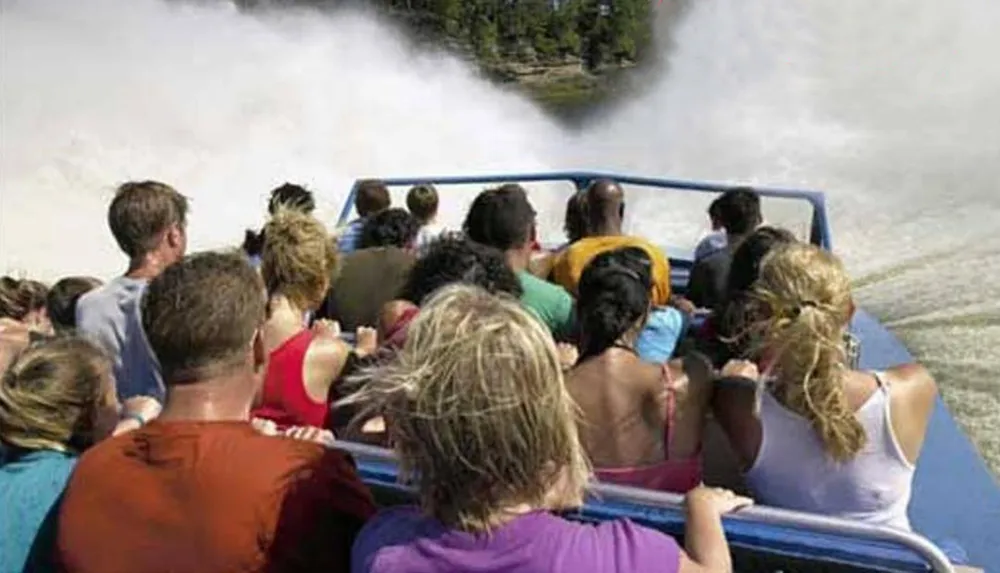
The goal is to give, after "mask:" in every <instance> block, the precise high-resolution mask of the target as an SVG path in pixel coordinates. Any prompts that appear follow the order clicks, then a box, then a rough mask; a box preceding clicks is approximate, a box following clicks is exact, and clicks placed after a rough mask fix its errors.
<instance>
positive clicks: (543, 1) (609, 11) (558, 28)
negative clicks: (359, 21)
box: [374, 0, 652, 70]
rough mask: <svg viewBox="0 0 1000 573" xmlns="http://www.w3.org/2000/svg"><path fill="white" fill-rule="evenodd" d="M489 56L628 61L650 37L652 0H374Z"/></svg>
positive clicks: (597, 63)
mask: <svg viewBox="0 0 1000 573" xmlns="http://www.w3.org/2000/svg"><path fill="white" fill-rule="evenodd" d="M374 3H375V4H377V5H379V6H380V7H382V8H384V9H386V10H388V11H389V12H390V13H392V14H394V15H397V16H402V17H403V18H405V19H407V20H410V21H411V22H413V23H414V24H416V25H417V27H418V28H419V29H421V30H423V31H431V32H433V33H434V34H436V35H438V36H439V37H443V38H444V39H446V40H449V41H451V42H452V43H457V44H459V45H461V46H463V47H466V48H468V49H470V50H471V51H472V52H473V53H474V54H475V56H476V57H477V59H479V60H480V61H482V62H484V63H488V62H491V61H501V60H502V61H510V60H514V61H524V62H557V61H565V60H578V61H580V62H582V63H583V65H584V66H585V67H586V68H588V69H591V70H596V69H600V68H602V67H605V66H609V65H610V66H618V65H621V64H623V63H627V62H634V61H636V60H637V59H639V57H641V55H642V51H643V50H644V49H645V48H646V46H647V45H648V44H649V41H650V37H651V9H652V6H651V0H374Z"/></svg>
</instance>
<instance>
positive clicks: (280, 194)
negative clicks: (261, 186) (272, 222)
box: [267, 183, 316, 216]
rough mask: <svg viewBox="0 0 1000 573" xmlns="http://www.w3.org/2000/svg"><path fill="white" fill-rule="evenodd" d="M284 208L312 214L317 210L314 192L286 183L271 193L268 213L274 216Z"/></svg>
mask: <svg viewBox="0 0 1000 573" xmlns="http://www.w3.org/2000/svg"><path fill="white" fill-rule="evenodd" d="M282 207H284V208H286V209H291V210H295V211H302V212H303V213H306V214H310V213H312V212H313V211H315V210H316V200H315V199H314V198H313V194H312V191H309V190H308V189H306V188H305V187H302V186H301V185H296V184H294V183H285V184H284V185H282V186H280V187H277V188H275V189H274V190H273V191H271V198H270V200H268V202H267V212H268V213H269V214H270V215H272V216H273V215H274V214H275V213H277V212H278V210H279V209H281V208H282Z"/></svg>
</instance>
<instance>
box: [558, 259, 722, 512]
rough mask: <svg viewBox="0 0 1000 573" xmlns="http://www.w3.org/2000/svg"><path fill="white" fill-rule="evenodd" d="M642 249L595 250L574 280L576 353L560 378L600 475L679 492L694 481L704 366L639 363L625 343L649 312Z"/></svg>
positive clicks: (697, 479)
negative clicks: (575, 407) (579, 415)
mask: <svg viewBox="0 0 1000 573" xmlns="http://www.w3.org/2000/svg"><path fill="white" fill-rule="evenodd" d="M650 266H651V265H650V262H649V258H648V255H646V253H645V252H644V251H642V250H641V249H637V248H625V249H617V250H614V251H609V252H607V253H603V254H601V255H599V256H597V257H595V258H594V260H593V261H592V262H591V263H590V264H589V265H588V266H587V268H586V269H585V270H584V272H583V275H582V276H581V279H580V286H579V293H580V298H579V300H578V301H577V315H578V318H579V324H580V338H581V352H580V354H581V357H580V361H579V362H578V363H577V365H576V366H575V367H574V368H573V369H572V370H571V371H570V373H569V375H568V378H567V385H568V387H569V391H570V394H571V395H572V396H573V398H574V400H575V401H576V403H577V404H578V406H579V407H580V409H581V410H582V414H583V416H582V421H581V425H580V434H581V438H582V441H583V444H584V447H585V448H586V450H587V452H588V454H589V456H590V459H591V460H592V462H593V464H594V467H595V469H596V474H597V477H598V479H599V480H600V481H604V482H611V483H616V484H619V485H629V486H635V487H644V488H650V489H657V490H661V491H672V492H678V493H684V492H686V491H688V490H690V489H691V488H693V487H695V486H697V485H698V484H699V483H701V479H702V463H701V438H702V426H703V421H704V415H705V412H706V410H707V407H708V400H709V384H708V368H707V367H702V368H700V370H701V373H699V374H695V372H696V371H697V370H699V369H696V368H694V362H695V361H694V360H692V361H691V367H686V366H687V365H686V364H685V362H684V361H682V360H674V361H671V362H668V363H664V364H652V363H647V362H643V361H642V360H640V358H639V356H638V355H637V354H636V352H635V350H634V349H633V345H634V343H635V340H636V338H637V336H638V334H639V332H640V331H641V330H642V327H643V325H644V324H645V321H646V318H647V317H648V315H649V311H650V292H651V285H652V280H651V276H650V270H649V269H650Z"/></svg>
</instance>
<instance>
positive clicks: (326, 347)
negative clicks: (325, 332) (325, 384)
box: [306, 336, 351, 373]
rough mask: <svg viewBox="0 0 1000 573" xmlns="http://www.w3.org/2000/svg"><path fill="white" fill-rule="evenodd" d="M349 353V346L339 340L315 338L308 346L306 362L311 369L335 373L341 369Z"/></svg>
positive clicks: (324, 337) (322, 337) (323, 337)
mask: <svg viewBox="0 0 1000 573" xmlns="http://www.w3.org/2000/svg"><path fill="white" fill-rule="evenodd" d="M350 351H351V348H350V346H348V345H347V343H346V342H344V341H343V340H340V339H339V338H331V337H327V336H317V337H315V338H313V341H312V343H311V344H310V345H309V351H308V353H307V355H306V360H307V361H308V363H309V366H310V367H312V368H316V369H317V370H322V371H327V370H331V371H332V372H333V373H337V372H340V370H341V368H343V366H344V362H346V361H347V355H348V354H349V353H350Z"/></svg>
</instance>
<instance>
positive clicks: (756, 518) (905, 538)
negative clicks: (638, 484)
mask: <svg viewBox="0 0 1000 573" xmlns="http://www.w3.org/2000/svg"><path fill="white" fill-rule="evenodd" d="M335 447H337V448H338V449H340V450H343V451H345V452H347V453H349V454H351V455H353V456H354V457H355V458H357V459H358V460H359V461H366V460H368V461H374V462H382V463H393V464H395V463H397V461H398V459H397V457H396V455H395V453H394V452H392V451H390V450H387V449H385V448H379V447H375V446H369V445H366V444H359V443H355V442H343V441H339V440H338V441H337V443H336V446H335ZM408 489H409V488H408ZM588 490H589V492H590V493H591V494H593V495H595V496H597V497H599V498H601V499H602V500H608V501H616V502H623V503H633V504H637V505H645V506H654V507H659V508H666V509H677V510H679V509H682V508H683V505H684V496H682V495H679V494H675V493H666V492H660V491H653V490H646V489H639V488H633V487H623V486H617V485H610V484H601V483H592V484H591V485H590V486H589V487H588ZM726 519H732V520H740V521H747V522H751V523H760V524H767V525H776V526H784V527H794V528H797V529H802V530H807V531H810V532H814V533H821V534H822V533H826V534H835V535H843V536H848V537H855V538H858V539H875V540H880V541H888V542H892V543H895V544H897V545H899V546H902V547H906V548H907V549H910V550H912V551H913V552H914V553H916V554H918V555H920V556H921V557H922V558H923V559H924V560H925V561H926V562H927V564H928V565H930V566H931V568H932V570H933V571H935V573H954V571H955V569H954V568H953V567H952V565H951V562H950V561H949V560H948V558H947V557H946V556H945V554H944V553H943V552H942V551H941V550H940V549H938V548H937V546H935V545H934V544H933V543H931V542H930V541H928V540H927V539H926V538H924V537H923V536H921V535H918V534H916V533H913V532H910V531H904V530H901V529H895V528H891V527H879V526H874V525H867V524H863V523H856V522H853V521H848V520H845V519H839V518H834V517H827V516H823V515H814V514H809V513H802V512H798V511H789V510H784V509H777V508H772V507H762V506H751V507H748V508H745V509H742V510H740V511H738V512H736V513H732V514H728V515H726Z"/></svg>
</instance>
